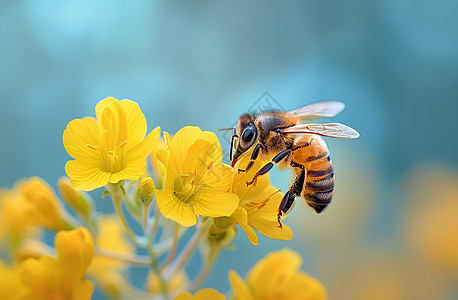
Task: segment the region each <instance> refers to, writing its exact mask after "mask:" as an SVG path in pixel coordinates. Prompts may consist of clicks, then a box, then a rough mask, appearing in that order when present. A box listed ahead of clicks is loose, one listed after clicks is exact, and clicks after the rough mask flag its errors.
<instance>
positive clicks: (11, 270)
mask: <svg viewBox="0 0 458 300" xmlns="http://www.w3.org/2000/svg"><path fill="white" fill-rule="evenodd" d="M23 291H24V285H23V284H22V282H21V280H20V278H19V265H18V264H13V265H6V264H4V263H3V262H2V261H1V260H0V295H1V298H2V299H8V300H18V299H19V297H20V296H21V295H22V294H23Z"/></svg>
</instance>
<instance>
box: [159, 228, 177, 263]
mask: <svg viewBox="0 0 458 300" xmlns="http://www.w3.org/2000/svg"><path fill="white" fill-rule="evenodd" d="M177 250H178V224H177V223H174V224H173V241H172V245H171V248H170V252H169V254H168V255H167V258H166V259H165V262H164V263H163V265H162V266H161V270H164V269H165V268H166V267H167V266H168V265H169V264H170V263H171V262H172V261H173V259H174V258H175V256H176V254H177Z"/></svg>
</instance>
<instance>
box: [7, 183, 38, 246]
mask: <svg viewBox="0 0 458 300" xmlns="http://www.w3.org/2000/svg"><path fill="white" fill-rule="evenodd" d="M26 208H27V203H26V202H25V200H24V199H23V198H22V197H21V194H20V193H19V192H18V191H17V190H16V189H11V190H9V189H3V190H1V191H0V242H1V243H3V240H4V239H7V238H8V239H9V241H10V242H13V243H16V242H19V241H20V240H21V239H22V238H23V237H28V236H33V235H35V234H36V233H37V232H38V231H37V229H36V228H35V227H34V226H33V225H32V224H31V223H30V222H29V221H30V220H29V217H28V212H27V209H26ZM12 246H14V247H16V246H18V245H17V244H16V245H12Z"/></svg>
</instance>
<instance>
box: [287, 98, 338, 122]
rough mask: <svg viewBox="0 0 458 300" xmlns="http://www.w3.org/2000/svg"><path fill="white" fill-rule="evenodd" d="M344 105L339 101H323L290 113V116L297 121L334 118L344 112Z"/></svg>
mask: <svg viewBox="0 0 458 300" xmlns="http://www.w3.org/2000/svg"><path fill="white" fill-rule="evenodd" d="M344 108H345V104H343V103H342V102H339V101H325V102H318V103H314V104H309V105H306V106H304V107H301V108H298V109H295V110H292V111H290V112H289V113H290V114H294V115H296V116H297V117H298V118H299V119H304V118H308V117H312V118H319V117H334V116H336V115H337V114H339V113H340V112H341V111H342V110H344Z"/></svg>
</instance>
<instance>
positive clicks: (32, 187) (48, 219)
mask: <svg viewBox="0 0 458 300" xmlns="http://www.w3.org/2000/svg"><path fill="white" fill-rule="evenodd" d="M15 187H16V188H17V189H18V190H19V192H20V193H21V196H22V198H23V199H24V201H25V203H26V206H25V210H26V212H27V217H28V222H29V223H31V224H33V225H36V226H43V227H45V228H49V229H53V230H61V229H71V228H72V226H71V225H70V224H69V222H68V220H69V219H70V217H69V215H68V214H67V213H66V212H65V211H64V209H63V207H62V205H61V204H60V202H59V200H58V199H57V196H56V194H55V193H54V190H53V189H52V188H51V186H50V185H49V184H48V183H46V181H44V180H43V179H41V178H40V177H31V178H30V179H28V180H23V181H19V182H18V183H17V184H16V186H15Z"/></svg>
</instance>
